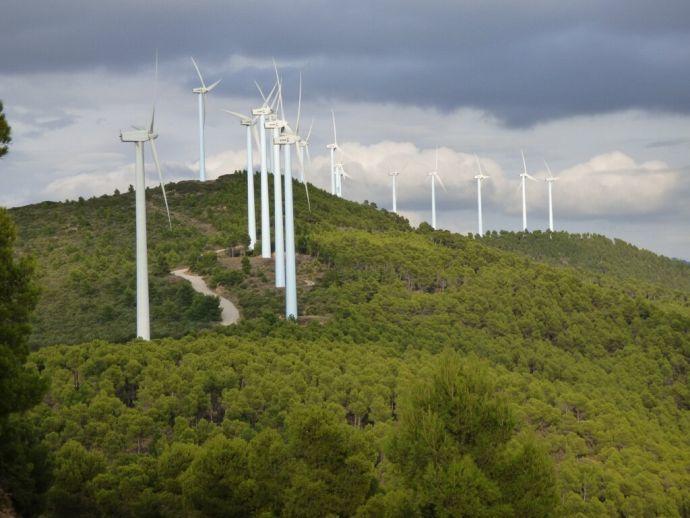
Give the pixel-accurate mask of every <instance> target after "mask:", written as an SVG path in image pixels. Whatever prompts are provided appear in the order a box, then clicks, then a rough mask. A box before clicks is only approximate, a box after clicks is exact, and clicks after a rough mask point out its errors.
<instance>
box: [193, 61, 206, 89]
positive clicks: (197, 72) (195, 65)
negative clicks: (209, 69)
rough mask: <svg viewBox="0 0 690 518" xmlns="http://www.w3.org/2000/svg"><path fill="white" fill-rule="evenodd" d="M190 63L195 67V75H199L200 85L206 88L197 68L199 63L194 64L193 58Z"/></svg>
mask: <svg viewBox="0 0 690 518" xmlns="http://www.w3.org/2000/svg"><path fill="white" fill-rule="evenodd" d="M192 64H193V65H194V68H195V69H196V75H198V76H199V81H201V86H203V87H204V88H206V83H204V78H203V77H202V76H201V70H199V65H197V64H196V61H194V58H192Z"/></svg>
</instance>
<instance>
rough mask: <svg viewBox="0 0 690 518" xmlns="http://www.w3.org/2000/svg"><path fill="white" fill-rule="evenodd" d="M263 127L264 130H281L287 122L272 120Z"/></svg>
mask: <svg viewBox="0 0 690 518" xmlns="http://www.w3.org/2000/svg"><path fill="white" fill-rule="evenodd" d="M265 126H266V129H283V128H284V127H285V126H287V122H285V121H284V120H280V119H272V120H267V121H266V124H265Z"/></svg>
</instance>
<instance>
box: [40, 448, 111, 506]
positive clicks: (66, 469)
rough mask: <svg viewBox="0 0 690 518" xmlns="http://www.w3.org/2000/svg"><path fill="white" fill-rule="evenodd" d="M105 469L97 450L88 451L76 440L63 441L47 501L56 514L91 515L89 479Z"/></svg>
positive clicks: (56, 460) (91, 479) (90, 483)
mask: <svg viewBox="0 0 690 518" xmlns="http://www.w3.org/2000/svg"><path fill="white" fill-rule="evenodd" d="M104 469H105V459H104V458H103V456H102V455H101V454H100V453H95V452H89V451H87V450H86V448H84V447H83V446H82V445H81V444H79V443H78V442H76V441H67V442H66V443H65V444H64V445H63V446H62V447H61V448H60V449H59V450H58V452H57V454H56V456H55V471H54V477H55V480H54V482H53V485H52V487H51V488H50V491H49V492H48V501H49V507H50V509H51V510H52V511H53V512H54V513H55V514H57V515H58V516H93V515H94V514H96V513H95V508H94V498H93V484H92V481H93V479H94V478H95V477H96V475H98V474H99V473H101V472H103V471H104Z"/></svg>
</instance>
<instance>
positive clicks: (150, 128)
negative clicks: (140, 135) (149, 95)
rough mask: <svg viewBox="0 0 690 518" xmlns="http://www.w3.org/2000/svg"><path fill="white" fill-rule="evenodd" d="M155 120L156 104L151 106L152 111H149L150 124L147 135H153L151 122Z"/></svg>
mask: <svg viewBox="0 0 690 518" xmlns="http://www.w3.org/2000/svg"><path fill="white" fill-rule="evenodd" d="M155 118H156V103H154V104H153V109H152V110H151V124H149V133H153V121H154V119H155Z"/></svg>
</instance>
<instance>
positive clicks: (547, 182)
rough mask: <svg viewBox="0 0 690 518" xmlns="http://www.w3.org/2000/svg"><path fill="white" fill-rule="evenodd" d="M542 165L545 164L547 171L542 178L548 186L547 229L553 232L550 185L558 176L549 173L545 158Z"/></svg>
mask: <svg viewBox="0 0 690 518" xmlns="http://www.w3.org/2000/svg"><path fill="white" fill-rule="evenodd" d="M544 165H545V166H546V170H547V172H548V174H549V175H548V176H547V177H546V178H545V179H544V181H545V182H546V184H547V185H548V186H549V230H550V231H551V232H553V197H552V192H551V191H552V187H553V182H555V181H556V180H558V177H556V176H554V175H553V174H552V173H551V168H550V167H549V164H547V163H546V160H544Z"/></svg>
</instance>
